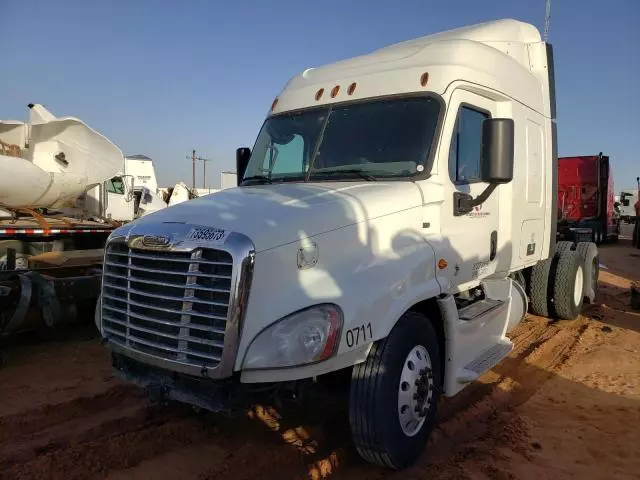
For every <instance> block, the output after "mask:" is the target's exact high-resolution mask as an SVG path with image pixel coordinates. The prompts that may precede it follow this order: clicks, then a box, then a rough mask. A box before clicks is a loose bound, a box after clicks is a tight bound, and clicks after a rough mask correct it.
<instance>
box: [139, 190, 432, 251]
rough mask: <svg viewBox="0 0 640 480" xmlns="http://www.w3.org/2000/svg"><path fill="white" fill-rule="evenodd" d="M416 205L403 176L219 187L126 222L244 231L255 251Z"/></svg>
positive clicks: (417, 192) (418, 200)
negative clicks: (398, 178)
mask: <svg viewBox="0 0 640 480" xmlns="http://www.w3.org/2000/svg"><path fill="white" fill-rule="evenodd" d="M420 205H422V196H421V193H420V190H419V189H418V187H417V186H416V185H415V184H414V183H413V182H408V181H407V182H405V181H396V182H367V183H353V182H348V183H342V182H341V183H330V184H327V183H324V184H316V183H290V184H287V183H282V184H273V185H259V186H250V187H237V188H231V189H227V190H222V191H220V192H217V193H213V194H210V195H206V196H204V197H200V198H198V199H195V200H190V201H188V202H184V203H181V204H179V205H175V206H172V207H169V208H166V209H163V210H161V211H158V212H156V213H153V214H150V215H147V216H145V217H143V218H141V219H139V220H137V221H135V222H133V223H132V224H129V225H130V226H131V227H130V228H131V229H133V230H135V229H136V226H142V225H149V224H159V223H185V224H190V225H201V226H206V227H215V228H221V229H224V230H227V231H233V232H237V233H241V234H244V235H246V236H248V237H249V238H250V239H251V240H252V241H253V243H254V245H255V248H256V251H261V250H267V249H270V248H274V247H277V246H280V245H283V244H286V243H291V242H294V241H297V240H299V239H300V238H304V237H311V236H314V235H318V234H321V233H325V232H328V231H330V230H336V229H338V228H342V227H346V226H349V225H353V224H355V223H360V222H365V221H367V220H371V219H374V218H377V217H381V216H384V215H389V214H392V213H395V212H398V211H400V210H406V209H409V208H414V207H418V206H420Z"/></svg>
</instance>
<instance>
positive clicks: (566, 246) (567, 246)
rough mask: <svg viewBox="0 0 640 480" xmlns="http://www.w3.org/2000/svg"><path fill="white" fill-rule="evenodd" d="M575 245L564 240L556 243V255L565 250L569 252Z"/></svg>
mask: <svg viewBox="0 0 640 480" xmlns="http://www.w3.org/2000/svg"><path fill="white" fill-rule="evenodd" d="M574 245H575V244H574V243H573V242H568V241H566V240H562V241H560V242H556V249H555V252H556V253H560V252H564V251H565V250H571V249H572V248H573V246H574Z"/></svg>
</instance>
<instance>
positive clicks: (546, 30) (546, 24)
mask: <svg viewBox="0 0 640 480" xmlns="http://www.w3.org/2000/svg"><path fill="white" fill-rule="evenodd" d="M550 23H551V0H547V5H546V8H545V12H544V41H545V42H548V41H549V24H550Z"/></svg>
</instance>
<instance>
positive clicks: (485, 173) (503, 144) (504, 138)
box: [480, 118, 515, 184]
mask: <svg viewBox="0 0 640 480" xmlns="http://www.w3.org/2000/svg"><path fill="white" fill-rule="evenodd" d="M514 139H515V134H514V122H513V120H512V119H511V118H490V119H487V120H485V121H484V122H483V123H482V160H481V163H480V178H481V179H482V181H483V182H486V183H489V184H501V183H509V182H510V181H511V180H513V157H514Z"/></svg>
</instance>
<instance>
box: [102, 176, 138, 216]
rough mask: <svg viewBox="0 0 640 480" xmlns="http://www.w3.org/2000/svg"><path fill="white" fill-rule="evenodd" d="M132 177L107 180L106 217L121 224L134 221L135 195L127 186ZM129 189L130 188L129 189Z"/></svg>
mask: <svg viewBox="0 0 640 480" xmlns="http://www.w3.org/2000/svg"><path fill="white" fill-rule="evenodd" d="M127 178H130V177H124V178H123V177H113V178H112V179H111V180H107V182H106V187H107V205H106V212H105V216H107V217H110V218H112V219H113V220H116V221H120V222H128V221H131V220H133V213H134V212H133V204H134V202H133V195H131V194H130V192H131V190H130V186H128V185H126V184H125V181H126V179H127ZM127 187H129V188H127Z"/></svg>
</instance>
